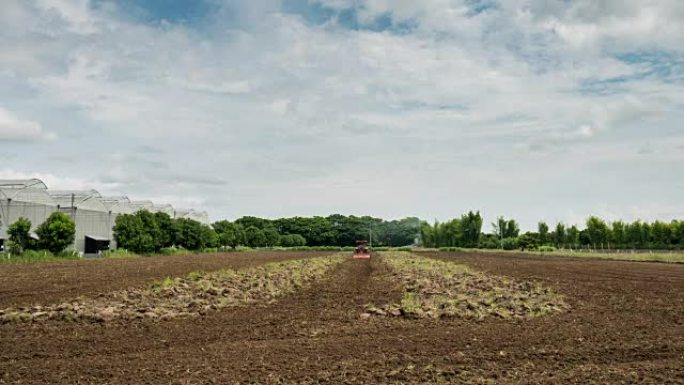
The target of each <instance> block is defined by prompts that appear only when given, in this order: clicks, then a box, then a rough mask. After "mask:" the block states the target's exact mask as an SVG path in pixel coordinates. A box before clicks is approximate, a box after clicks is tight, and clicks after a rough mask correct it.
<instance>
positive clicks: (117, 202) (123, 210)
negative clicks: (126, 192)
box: [102, 196, 135, 214]
mask: <svg viewBox="0 0 684 385" xmlns="http://www.w3.org/2000/svg"><path fill="white" fill-rule="evenodd" d="M102 203H104V205H105V206H106V207H107V209H108V210H109V211H111V212H112V213H114V214H133V213H134V212H135V210H134V209H133V206H131V200H130V199H128V197H127V196H118V197H112V196H108V197H102Z"/></svg>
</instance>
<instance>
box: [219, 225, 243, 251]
mask: <svg viewBox="0 0 684 385" xmlns="http://www.w3.org/2000/svg"><path fill="white" fill-rule="evenodd" d="M213 227H214V230H216V233H217V234H218V237H219V244H220V245H221V246H227V247H232V248H233V249H235V248H237V247H238V246H240V245H245V244H246V240H245V230H244V229H243V228H242V226H241V225H239V224H237V223H232V222H229V221H218V222H216V223H214V224H213Z"/></svg>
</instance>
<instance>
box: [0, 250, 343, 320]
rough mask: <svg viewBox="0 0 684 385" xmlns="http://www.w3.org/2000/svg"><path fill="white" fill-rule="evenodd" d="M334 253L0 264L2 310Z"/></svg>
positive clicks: (185, 256) (245, 254) (194, 256)
mask: <svg viewBox="0 0 684 385" xmlns="http://www.w3.org/2000/svg"><path fill="white" fill-rule="evenodd" d="M328 254H331V253H330V252H289V251H287V252H285V251H273V252H243V253H222V254H197V255H173V256H155V257H144V258H128V259H105V260H82V261H74V260H66V261H64V262H54V263H30V264H13V265H0V309H3V308H6V307H10V306H25V305H32V304H48V303H55V302H59V301H63V300H68V299H72V298H74V297H77V296H79V295H96V294H99V293H105V292H109V291H114V290H120V289H126V288H130V287H138V286H141V285H144V284H147V283H149V282H150V281H151V280H155V279H161V278H165V277H182V276H185V275H187V274H188V273H190V272H192V271H215V270H219V269H224V268H242V267H250V266H256V265H260V264H263V263H267V262H277V261H280V260H285V259H294V258H302V257H316V256H322V255H328Z"/></svg>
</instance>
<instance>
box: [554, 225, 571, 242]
mask: <svg viewBox="0 0 684 385" xmlns="http://www.w3.org/2000/svg"><path fill="white" fill-rule="evenodd" d="M567 242H568V240H567V233H566V231H565V225H564V224H563V223H562V222H558V223H557V224H556V231H554V243H555V244H556V247H558V248H563V247H565V244H566V243H567Z"/></svg>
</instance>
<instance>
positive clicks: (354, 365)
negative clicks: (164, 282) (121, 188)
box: [0, 253, 684, 384]
mask: <svg viewBox="0 0 684 385" xmlns="http://www.w3.org/2000/svg"><path fill="white" fill-rule="evenodd" d="M281 255H282V254H277V255H270V254H269V255H262V256H260V257H259V258H254V254H248V255H246V256H245V257H244V258H246V259H245V261H246V262H244V263H245V266H248V265H250V264H254V263H263V262H266V261H268V260H269V259H279V258H281V257H280V256H281ZM301 255H303V256H310V254H308V253H307V254H301ZM429 256H431V257H435V258H438V259H443V260H453V261H457V262H460V263H465V264H467V265H469V266H471V267H473V268H475V269H478V270H480V271H482V272H485V273H492V274H496V275H503V276H508V277H511V278H515V279H517V280H531V281H535V282H540V283H543V284H544V285H546V286H549V287H551V288H553V289H554V290H555V291H557V292H558V293H560V294H562V295H563V296H565V299H566V301H567V302H568V303H569V305H570V310H569V311H568V312H565V313H562V314H557V315H553V316H549V317H541V318H535V319H527V320H515V319H510V320H504V319H495V318H487V319H485V320H480V321H478V320H470V319H459V318H455V319H429V318H426V319H405V318H400V317H394V318H392V317H371V318H368V319H363V320H362V319H361V318H360V317H359V316H360V314H361V313H362V311H363V308H364V306H365V305H366V304H368V303H375V304H381V303H387V302H396V301H399V300H400V298H401V296H402V289H401V288H400V287H398V286H397V285H396V282H392V281H391V280H390V279H389V277H390V275H389V274H388V271H387V269H388V267H387V265H385V264H384V263H382V259H381V258H374V259H372V260H370V261H353V260H351V259H350V260H348V261H346V262H343V263H342V264H341V265H339V266H337V267H336V268H335V269H334V270H333V271H332V272H331V273H329V274H328V275H327V276H326V278H325V279H323V280H321V281H320V282H317V283H315V284H314V285H313V286H312V287H309V288H308V289H304V290H300V291H298V292H296V293H294V294H292V295H290V296H288V297H285V298H283V299H281V300H279V301H278V302H276V303H274V304H270V305H263V306H252V307H242V308H236V309H226V310H222V311H217V312H213V313H209V314H208V315H205V316H202V317H199V318H181V319H175V320H172V321H165V322H148V321H131V322H124V321H117V322H112V323H102V324H88V323H64V322H47V323H41V324H5V325H0V383H24V384H26V383H57V384H75V383H81V384H90V383H92V384H134V383H135V384H137V383H145V384H171V383H173V384H176V383H177V384H319V383H329V384H373V383H383V384H435V383H437V384H439V383H459V384H490V383H491V384H559V383H562V384H572V383H575V384H622V383H633V384H682V383H684V364H683V363H684V266H683V265H666V264H657V263H634V262H617V261H596V260H576V259H563V258H543V257H534V256H511V255H490V254H487V255H482V254H446V253H435V254H431V255H429ZM288 257H290V258H291V257H293V256H291V255H289V256H288ZM185 258H187V257H185ZM217 258H220V257H217ZM232 258H234V256H231V257H225V260H223V259H221V261H219V262H212V264H211V265H205V266H202V265H201V264H200V262H199V261H198V259H197V258H191V259H187V260H186V259H183V258H174V259H165V260H164V263H159V264H157V265H155V266H153V267H149V269H143V268H142V267H141V268H140V269H142V271H144V272H145V273H138V271H139V269H138V268H136V267H130V266H125V267H122V266H124V265H126V264H132V265H131V266H135V264H139V263H141V262H139V261H138V260H131V261H116V263H111V262H110V265H104V264H103V265H102V266H98V267H97V268H96V269H95V272H92V274H94V275H95V276H92V277H88V278H85V281H86V282H87V285H84V286H82V293H81V292H79V290H81V289H79V287H78V285H76V286H74V285H73V284H72V286H68V287H67V289H66V292H65V293H62V292H61V291H60V288H59V287H54V285H52V286H51V282H56V281H60V282H61V280H60V279H58V278H56V277H59V274H61V273H54V274H57V275H52V276H51V277H52V278H49V279H45V278H42V279H43V280H44V281H45V282H46V285H47V286H48V287H50V289H46V290H43V291H42V292H41V291H40V290H41V286H40V285H39V284H38V283H37V282H39V281H40V280H41V277H45V276H50V274H53V273H52V271H51V270H50V268H49V267H48V265H34V266H21V267H16V266H0V276H1V277H2V278H1V280H0V302H1V303H2V304H3V305H5V306H7V305H9V304H22V303H25V302H26V301H28V302H31V303H33V302H36V301H38V302H45V301H47V302H50V301H53V300H56V299H63V298H67V297H73V296H74V295H78V294H84V295H93V294H96V293H98V292H101V291H102V290H114V289H118V288H121V287H128V286H131V285H140V284H144V283H145V282H147V281H148V280H150V279H153V278H159V277H163V276H167V275H172V274H173V275H183V274H186V273H187V272H189V271H193V270H208V269H218V268H221V267H239V266H242V265H241V263H243V262H235V261H236V260H235V259H232ZM238 258H243V256H238ZM106 262H108V261H106ZM91 263H100V262H91ZM119 264H121V266H119ZM65 266H66V265H65ZM58 267H60V268H65V269H68V268H66V267H63V266H61V265H60V266H58ZM20 268H25V269H26V270H23V273H22V275H21V276H20V278H17V279H14V278H13V277H12V274H11V270H12V269H15V271H16V269H20ZM88 268H91V267H90V266H89V267H88ZM31 269H33V270H34V271H33V274H35V278H31V271H30V270H31ZM20 270H21V269H20ZM86 270H87V269H84V271H86ZM70 274H72V273H70ZM98 274H101V275H103V276H104V277H105V278H104V279H103V280H102V281H103V286H102V287H99V286H98V285H96V282H97V278H96V277H97V275H98ZM72 277H73V276H72ZM51 280H52V281H51ZM27 282H36V283H31V284H27ZM24 291H27V294H26V295H24V294H23V293H24ZM34 291H35V292H34ZM8 293H9V294H8ZM7 296H9V297H7ZM8 298H9V299H8Z"/></svg>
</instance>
